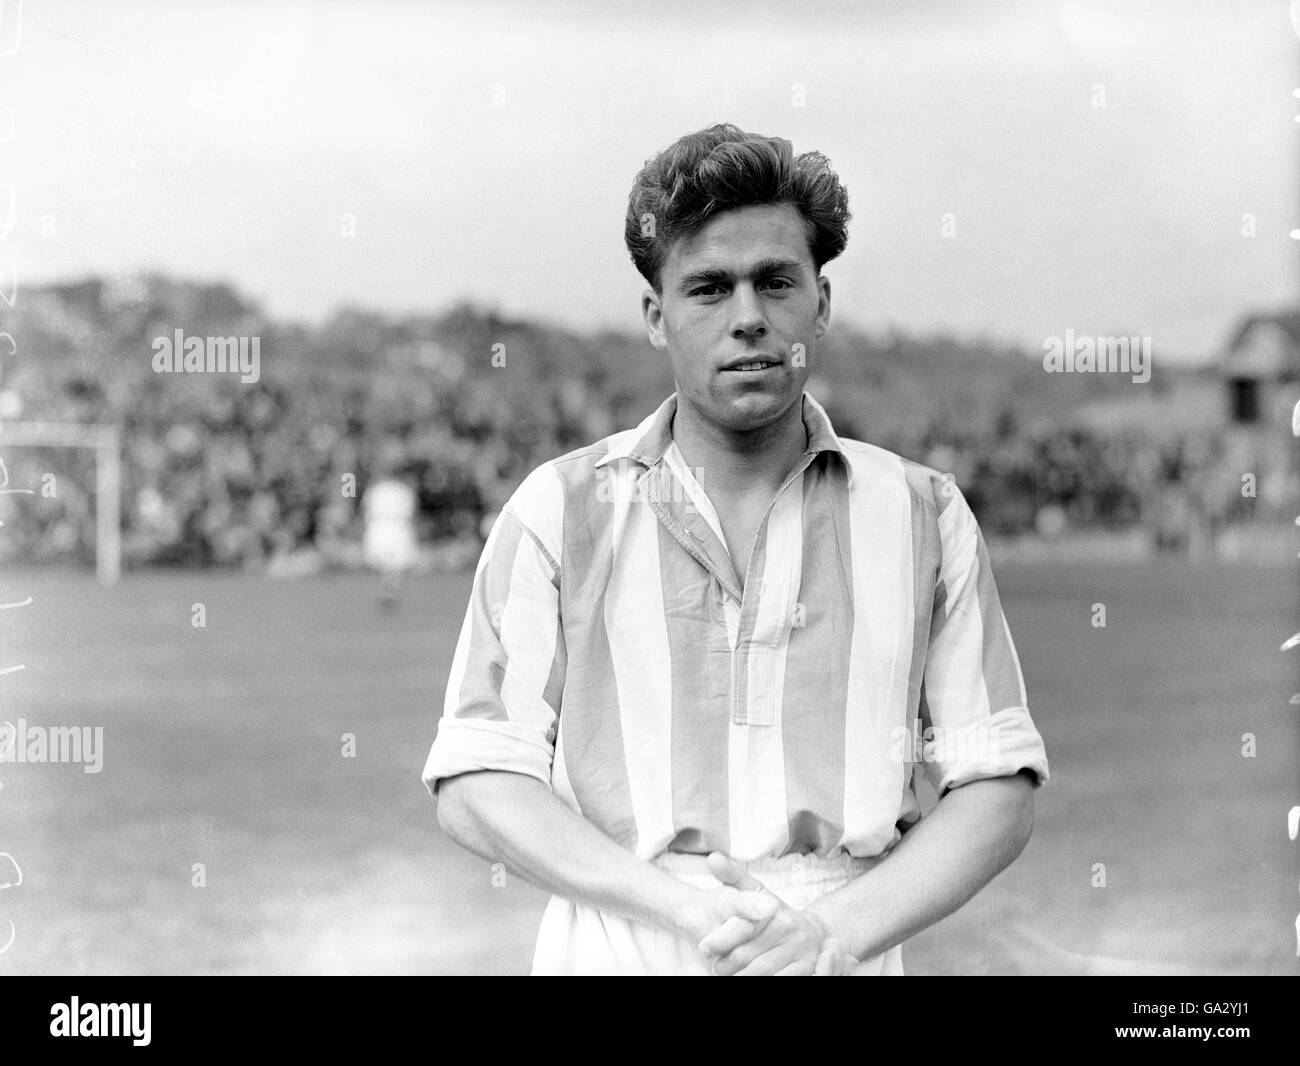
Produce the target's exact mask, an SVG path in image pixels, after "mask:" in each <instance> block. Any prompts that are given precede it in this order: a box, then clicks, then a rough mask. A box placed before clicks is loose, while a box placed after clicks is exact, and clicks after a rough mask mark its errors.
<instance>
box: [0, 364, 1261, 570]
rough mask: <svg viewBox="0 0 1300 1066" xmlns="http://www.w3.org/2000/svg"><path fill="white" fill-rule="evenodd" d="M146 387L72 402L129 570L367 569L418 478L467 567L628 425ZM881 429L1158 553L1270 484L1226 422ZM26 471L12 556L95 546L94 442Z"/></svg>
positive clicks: (469, 387)
mask: <svg viewBox="0 0 1300 1066" xmlns="http://www.w3.org/2000/svg"><path fill="white" fill-rule="evenodd" d="M144 388H145V393H144V394H143V395H138V396H136V397H135V401H136V402H134V403H132V404H131V406H130V407H129V408H128V409H127V410H121V411H116V410H110V409H108V407H109V405H108V402H107V397H106V396H105V395H103V394H102V393H97V392H95V391H94V390H85V389H81V390H78V389H76V388H74V389H73V390H72V393H73V394H74V395H75V401H76V402H75V403H74V404H73V405H72V407H73V408H74V409H73V410H72V411H71V412H70V414H71V416H72V419H73V420H81V421H118V422H120V424H121V425H122V426H123V453H122V458H123V485H122V489H123V524H124V533H123V549H124V558H125V561H126V563H127V564H128V565H140V564H146V563H163V564H180V565H217V566H244V567H254V568H260V567H265V566H275V567H280V568H292V567H294V566H300V567H302V568H304V569H314V568H321V567H334V566H341V567H347V566H353V565H357V564H358V561H359V558H360V556H359V545H360V543H361V540H362V529H361V522H362V511H361V501H362V497H363V495H364V492H365V489H366V487H367V485H369V484H371V483H372V482H374V481H375V480H377V479H379V478H381V477H388V478H396V479H398V480H401V481H405V482H406V483H408V484H409V485H411V486H412V488H413V489H414V490H415V493H416V499H417V503H418V506H417V534H418V536H419V540H420V542H421V544H422V545H424V546H425V547H426V549H427V553H428V562H429V563H430V565H448V566H452V565H460V564H463V563H465V562H467V561H472V558H473V556H474V555H475V554H476V553H477V551H478V548H479V546H480V544H481V537H482V536H483V533H484V530H485V528H486V524H487V523H488V522H489V521H490V520H491V518H492V517H493V516H494V515H495V513H496V512H497V511H498V510H499V509H500V507H501V506H502V504H503V503H504V502H505V500H506V499H507V498H508V496H509V495H510V493H511V492H512V491H513V490H514V488H515V487H516V486H517V485H518V484H519V482H520V481H521V480H522V479H523V477H524V476H525V475H526V474H527V473H528V471H529V470H531V469H532V468H533V467H534V466H536V465H537V464H539V463H541V462H544V461H545V460H547V459H549V458H553V457H555V456H557V455H560V454H562V453H564V452H566V451H568V450H570V449H572V448H576V447H579V446H581V445H584V444H587V443H590V442H592V441H595V440H598V439H599V438H601V437H603V436H605V435H607V434H608V433H610V432H613V431H614V430H615V429H618V428H623V427H622V423H621V422H616V421H615V414H614V409H613V406H612V405H611V403H610V402H609V399H608V398H607V397H606V396H603V395H601V394H600V393H599V392H598V391H597V390H595V389H594V388H592V386H591V385H590V384H589V383H588V382H585V381H583V380H581V379H573V380H552V381H535V380H529V381H527V382H519V383H516V382H514V380H513V379H511V378H509V377H508V376H506V375H501V376H498V377H490V376H489V377H477V378H474V377H460V376H457V375H455V374H452V373H439V372H436V371H433V372H426V373H423V374H420V375H393V374H389V375H380V376H377V377H375V378H374V379H373V380H371V381H369V382H367V383H366V385H365V386H357V385H355V384H354V385H352V386H349V387H347V388H345V389H338V388H335V387H332V386H331V383H330V381H329V379H324V378H315V379H308V380H304V381H302V382H300V383H298V384H297V385H295V386H293V387H288V386H286V385H285V384H283V383H280V382H276V381H274V380H264V381H262V382H259V383H257V384H254V385H242V384H240V383H238V382H237V381H235V380H231V379H228V378H215V379H214V378H211V377H206V376H204V377H196V378H193V379H180V380H178V379H175V378H170V379H160V378H153V379H146V380H145V385H144ZM645 413H648V410H647V411H646V412H641V414H645ZM831 413H832V417H833V418H835V412H834V410H833V409H832V412H831ZM637 417H639V415H637ZM845 420H849V419H844V420H841V419H839V418H836V421H837V424H838V423H840V422H841V421H845ZM628 424H629V425H630V424H632V423H631V422H630V421H629V422H628ZM841 432H846V433H847V430H845V429H841ZM873 443H877V444H880V445H882V446H884V447H887V448H890V449H891V450H896V451H898V452H900V453H901V454H904V455H907V456H909V457H910V458H914V459H917V460H919V461H920V462H923V463H926V464H928V465H930V466H932V467H934V468H936V469H938V470H941V471H944V472H949V473H951V474H952V475H953V477H954V478H955V480H956V482H957V484H958V485H959V486H960V488H961V489H962V491H963V493H964V494H965V496H966V498H967V499H968V500H969V502H970V504H971V506H972V508H973V509H974V510H975V512H976V514H977V515H978V516H979V518H980V522H981V525H982V526H983V528H984V529H985V531H986V534H988V535H1015V534H1022V533H1035V534H1038V535H1040V536H1043V537H1049V538H1050V537H1054V536H1057V535H1060V534H1061V533H1063V532H1064V531H1067V530H1089V529H1093V530H1119V529H1125V528H1131V527H1133V526H1135V525H1139V524H1144V525H1146V526H1147V527H1148V528H1149V529H1150V531H1151V533H1152V536H1153V538H1154V539H1155V542H1156V546H1157V547H1175V548H1176V547H1178V546H1179V538H1180V536H1185V535H1186V533H1187V526H1188V524H1189V523H1190V522H1191V521H1193V520H1197V521H1200V520H1203V521H1206V522H1208V523H1210V525H1211V526H1214V525H1216V524H1221V523H1227V522H1231V521H1233V520H1237V519H1242V518H1248V517H1250V516H1251V514H1252V513H1253V510H1254V508H1255V507H1256V506H1257V498H1258V495H1259V494H1258V492H1256V493H1255V494H1254V495H1251V494H1246V493H1243V491H1242V483H1241V480H1240V477H1239V474H1238V471H1239V470H1240V469H1241V464H1240V463H1234V462H1233V461H1232V460H1231V457H1230V456H1229V454H1228V449H1227V446H1226V444H1225V440H1224V439H1223V437H1222V435H1220V434H1218V433H1213V432H1211V433H1206V434H1203V435H1200V436H1197V437H1194V438H1186V437H1184V438H1179V439H1175V440H1173V441H1170V442H1157V441H1153V440H1150V439H1147V438H1146V437H1144V436H1142V435H1141V434H1139V433H1136V432H1126V433H1123V434H1120V435H1114V436H1108V437H1105V438H1102V437H1101V436H1099V435H1097V434H1096V433H1095V432H1092V431H1089V430H1086V429H1083V428H1079V427H1060V426H1056V425H1053V424H1048V423H1038V424H1034V425H1030V426H1024V427H1022V426H1018V425H1016V424H1015V423H1014V420H1013V419H1010V418H1004V419H1003V420H1002V421H1001V422H1000V423H999V424H998V425H997V426H996V427H993V428H991V429H990V430H989V431H988V432H986V433H973V432H967V433H958V434H954V433H952V432H950V431H948V430H946V429H944V428H942V427H940V426H939V425H938V424H936V423H934V422H930V423H921V426H920V428H919V430H917V431H916V432H913V433H911V434H908V435H906V436H905V437H903V438H900V439H897V440H877V441H873ZM10 468H11V470H13V471H14V474H15V475H17V473H18V471H20V470H26V471H28V472H30V473H31V475H32V476H36V474H37V472H38V471H44V470H51V469H58V470H61V471H63V478H62V484H61V485H60V491H59V493H58V505H57V506H52V504H53V503H54V501H49V505H44V506H37V507H35V511H36V512H37V514H38V515H41V516H43V517H42V518H40V519H39V520H37V521H30V520H26V521H23V522H20V523H10V524H8V525H7V527H6V534H7V540H8V542H9V543H8V545H7V546H8V548H9V552H8V554H10V555H15V554H20V555H22V554H25V555H29V556H30V557H33V558H37V559H40V558H51V557H55V556H59V555H67V554H69V553H72V554H80V555H83V556H85V557H86V558H89V557H90V556H91V555H92V553H93V549H94V521H93V514H94V503H93V488H94V477H93V472H92V469H91V466H90V456H89V454H87V455H84V456H80V457H70V456H69V455H68V454H66V453H62V452H61V453H60V454H58V455H57V456H56V455H55V454H54V453H52V452H51V453H49V454H43V453H42V451H41V450H35V451H32V450H28V451H26V452H25V453H23V454H21V455H20V456H16V457H11V459H10ZM1260 473H1261V474H1262V475H1263V477H1265V478H1267V477H1269V476H1270V474H1269V472H1268V471H1262V472H1260ZM11 506H13V505H11ZM27 506H31V505H27Z"/></svg>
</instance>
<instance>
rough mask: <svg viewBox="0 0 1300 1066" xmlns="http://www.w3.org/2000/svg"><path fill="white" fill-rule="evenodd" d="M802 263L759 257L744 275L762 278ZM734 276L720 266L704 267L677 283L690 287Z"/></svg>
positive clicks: (793, 268) (796, 268)
mask: <svg viewBox="0 0 1300 1066" xmlns="http://www.w3.org/2000/svg"><path fill="white" fill-rule="evenodd" d="M802 265H803V264H802V263H800V262H799V260H797V259H783V258H781V257H779V256H775V257H771V258H767V259H759V260H758V261H757V262H755V263H754V264H753V266H751V267H750V268H749V270H748V271H747V272H746V274H745V276H746V277H751V278H763V277H767V276H768V275H769V274H776V273H778V272H780V271H797V270H799V268H800V267H801V266H802ZM735 277H736V275H735V274H733V273H732V272H731V271H730V270H726V269H724V268H722V267H706V268H705V269H703V270H693V271H691V272H690V273H689V274H685V275H683V276H682V279H681V281H680V282H679V283H678V285H679V287H680V288H682V289H690V288H694V287H695V286H696V285H717V284H719V283H722V282H729V281H733V280H735Z"/></svg>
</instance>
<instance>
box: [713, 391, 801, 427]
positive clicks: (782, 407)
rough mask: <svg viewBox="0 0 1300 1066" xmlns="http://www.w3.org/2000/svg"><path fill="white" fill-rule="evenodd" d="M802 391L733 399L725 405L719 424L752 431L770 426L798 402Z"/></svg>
mask: <svg viewBox="0 0 1300 1066" xmlns="http://www.w3.org/2000/svg"><path fill="white" fill-rule="evenodd" d="M800 395H801V390H798V391H795V392H794V393H793V394H790V393H785V392H783V393H781V394H779V395H778V394H773V393H763V394H755V395H751V396H740V397H736V398H733V399H732V400H731V401H730V402H729V403H726V404H723V405H722V408H721V410H719V411H718V414H719V415H720V416H721V417H720V418H719V422H720V424H722V425H725V426H726V427H727V428H728V429H733V430H751V429H762V428H763V427H764V426H770V425H771V424H772V423H773V422H775V421H777V419H779V418H780V417H781V416H782V415H784V414H785V413H786V411H788V410H789V409H790V405H791V404H793V403H795V402H796V401H798V399H799V397H800Z"/></svg>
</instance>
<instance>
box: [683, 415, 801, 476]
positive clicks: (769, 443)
mask: <svg viewBox="0 0 1300 1066" xmlns="http://www.w3.org/2000/svg"><path fill="white" fill-rule="evenodd" d="M672 434H673V440H674V441H676V443H677V448H678V450H679V451H680V452H681V453H682V456H683V458H685V460H686V464H687V465H688V466H689V467H690V468H691V469H692V470H693V471H695V473H696V476H697V477H698V478H699V480H700V483H701V484H702V485H703V486H704V487H705V489H706V490H708V491H710V492H712V491H714V490H718V491H722V492H725V493H728V494H740V495H743V494H745V493H747V492H758V491H763V492H769V493H775V492H776V491H777V490H778V489H779V488H780V487H781V486H782V485H783V484H784V483H785V479H786V478H787V477H789V476H790V471H791V470H793V469H794V468H795V466H796V465H797V464H798V462H799V459H800V457H802V455H803V453H804V451H805V450H806V449H807V447H808V431H807V430H806V429H805V428H804V424H803V397H802V395H801V396H800V397H799V399H797V400H796V401H795V402H794V403H793V404H791V405H790V408H789V409H788V410H787V411H786V412H785V413H784V414H783V415H781V417H780V418H778V419H777V420H776V421H775V422H773V423H771V424H770V425H766V426H761V427H759V428H758V429H751V430H730V429H726V428H725V427H722V426H717V425H714V424H713V423H711V422H709V421H707V420H706V419H704V418H703V417H702V416H701V415H700V413H699V411H698V410H697V409H696V408H695V407H693V406H692V405H691V404H690V403H689V402H687V401H684V400H683V399H682V397H681V394H680V393H678V397H677V412H676V414H675V415H674V417H673V426H672Z"/></svg>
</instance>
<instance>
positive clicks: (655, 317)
mask: <svg viewBox="0 0 1300 1066" xmlns="http://www.w3.org/2000/svg"><path fill="white" fill-rule="evenodd" d="M641 316H642V317H643V318H644V319H645V329H646V336H647V337H648V338H649V340H650V344H651V345H652V346H653V347H655V348H658V349H659V350H660V351H661V352H666V351H668V338H667V336H665V334H664V308H663V298H662V297H661V296H660V295H659V294H658V293H657V292H655V291H654V289H646V291H645V292H643V293H642V294H641Z"/></svg>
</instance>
